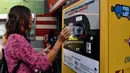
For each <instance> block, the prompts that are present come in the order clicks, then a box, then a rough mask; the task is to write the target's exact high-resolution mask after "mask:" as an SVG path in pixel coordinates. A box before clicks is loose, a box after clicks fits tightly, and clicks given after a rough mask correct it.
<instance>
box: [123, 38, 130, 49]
mask: <svg viewBox="0 0 130 73" xmlns="http://www.w3.org/2000/svg"><path fill="white" fill-rule="evenodd" d="M124 41H125V42H126V43H128V45H129V47H130V37H129V39H125V40H124Z"/></svg>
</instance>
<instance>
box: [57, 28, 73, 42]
mask: <svg viewBox="0 0 130 73" xmlns="http://www.w3.org/2000/svg"><path fill="white" fill-rule="evenodd" d="M70 35H71V29H70V27H65V28H64V29H63V30H62V31H61V33H60V35H59V37H58V41H60V42H62V43H63V42H64V41H65V40H67V39H68V38H69V36H70Z"/></svg>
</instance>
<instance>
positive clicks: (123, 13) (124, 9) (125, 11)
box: [111, 4, 130, 20]
mask: <svg viewBox="0 0 130 73" xmlns="http://www.w3.org/2000/svg"><path fill="white" fill-rule="evenodd" d="M111 11H112V12H115V14H116V16H117V18H118V19H120V18H121V17H125V18H128V20H130V6H126V5H120V4H116V5H115V7H114V6H111Z"/></svg>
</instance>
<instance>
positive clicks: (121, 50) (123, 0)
mask: <svg viewBox="0 0 130 73" xmlns="http://www.w3.org/2000/svg"><path fill="white" fill-rule="evenodd" d="M116 4H121V5H126V6H129V8H130V0H109V73H129V72H130V62H127V63H125V60H126V57H129V56H130V47H129V44H128V41H127V39H129V37H130V20H128V18H127V17H123V16H121V18H120V19H118V18H117V16H116V14H115V11H114V12H111V6H114V7H115V5H116ZM121 9H122V8H121ZM121 11H122V12H125V10H123V9H122V10H121ZM129 11H130V10H129ZM127 61H130V59H127ZM118 70H120V72H117V71H118Z"/></svg>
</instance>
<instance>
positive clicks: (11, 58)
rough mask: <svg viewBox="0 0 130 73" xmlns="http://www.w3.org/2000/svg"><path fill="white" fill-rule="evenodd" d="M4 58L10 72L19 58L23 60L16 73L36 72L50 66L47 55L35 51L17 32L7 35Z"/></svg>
mask: <svg viewBox="0 0 130 73" xmlns="http://www.w3.org/2000/svg"><path fill="white" fill-rule="evenodd" d="M5 58H6V61H7V65H8V71H9V73H12V71H13V69H14V67H15V66H16V65H17V63H18V61H19V60H21V61H23V62H22V63H21V64H20V68H19V69H18V71H17V73H36V72H38V71H39V70H42V71H45V70H47V69H48V68H49V67H51V63H50V62H49V60H48V58H47V56H46V55H42V54H39V53H37V52H36V51H35V49H33V48H32V47H31V46H30V43H29V42H28V41H27V40H26V39H25V38H24V37H23V36H21V35H19V34H12V35H10V36H9V38H8V41H7V43H6V45H5Z"/></svg>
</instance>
